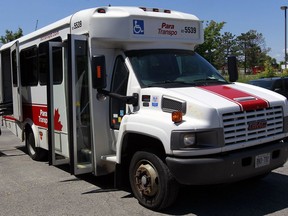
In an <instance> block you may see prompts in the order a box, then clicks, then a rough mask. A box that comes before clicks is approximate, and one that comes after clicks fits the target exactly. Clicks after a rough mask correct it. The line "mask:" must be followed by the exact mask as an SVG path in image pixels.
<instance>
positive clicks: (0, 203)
mask: <svg viewBox="0 0 288 216" xmlns="http://www.w3.org/2000/svg"><path fill="white" fill-rule="evenodd" d="M14 215H15V216H16V215H17V216H22V215H23V216H26V215H27V216H30V215H32V216H33V215H35V216H36V215H37V216H39V215H41V216H42V215H43V216H48V215H49V216H50V215H51V216H52V215H53V216H58V215H61V216H62V215H63V216H64V215H67V216H70V215H75V216H76V215H77V216H78V215H83V216H84V215H85V216H86V215H105V216H106V215H117V216H119V215H125V216H127V215H129V216H130V215H135V216H136V215H147V216H148V215H149V216H150V215H201V216H204V215H205V216H206V215H219V216H220V215H221V216H225V215H227V216H228V215H229V216H231V215H233V216H238V215H239V216H242V215H245V216H247V215H248V216H251V215H252V216H261V215H274V216H280V215H281V216H284V215H285V216H287V215H288V164H287V163H286V164H285V166H284V167H281V168H279V169H277V170H275V171H274V172H273V173H271V174H270V175H268V176H267V177H265V178H263V179H262V180H259V181H245V182H240V183H235V184H225V185H217V186H202V187H196V186H194V187H183V188H182V189H181V192H180V195H179V198H178V200H177V202H176V203H175V205H173V206H172V207H170V208H169V209H166V210H165V211H163V212H153V211H151V210H148V209H146V208H144V207H142V206H141V205H139V204H138V202H137V200H136V199H135V198H134V197H133V195H132V194H131V192H130V190H129V188H127V190H118V189H114V188H113V176H112V175H111V176H106V177H95V176H93V175H90V174H89V175H81V176H77V177H76V176H73V175H70V173H69V167H67V166H60V167H54V166H49V165H48V163H47V162H36V161H33V160H32V159H31V158H30V157H29V156H28V155H27V154H26V153H25V146H24V143H22V142H20V140H19V139H18V138H17V137H16V136H14V135H13V134H12V133H11V132H9V131H8V130H7V129H4V128H2V135H1V136H0V216H14Z"/></svg>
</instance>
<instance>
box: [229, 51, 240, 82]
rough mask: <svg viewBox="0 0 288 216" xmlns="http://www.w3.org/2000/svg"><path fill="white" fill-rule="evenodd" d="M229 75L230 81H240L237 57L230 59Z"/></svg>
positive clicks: (230, 57)
mask: <svg viewBox="0 0 288 216" xmlns="http://www.w3.org/2000/svg"><path fill="white" fill-rule="evenodd" d="M228 74H229V81H230V82H236V81H237V80H238V69H237V59H236V56H229V57H228Z"/></svg>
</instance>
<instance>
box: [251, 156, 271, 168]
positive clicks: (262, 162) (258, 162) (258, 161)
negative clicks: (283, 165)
mask: <svg viewBox="0 0 288 216" xmlns="http://www.w3.org/2000/svg"><path fill="white" fill-rule="evenodd" d="M270 161H271V154H270V153H265V154H261V155H257V156H256V157H255V168H260V167H264V166H268V165H269V164H270Z"/></svg>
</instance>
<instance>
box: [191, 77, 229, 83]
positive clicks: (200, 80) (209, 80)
mask: <svg viewBox="0 0 288 216" xmlns="http://www.w3.org/2000/svg"><path fill="white" fill-rule="evenodd" d="M194 82H195V83H197V84H208V83H221V84H224V83H225V84H226V83H227V82H226V81H225V80H220V79H215V78H212V77H207V78H205V79H197V80H194Z"/></svg>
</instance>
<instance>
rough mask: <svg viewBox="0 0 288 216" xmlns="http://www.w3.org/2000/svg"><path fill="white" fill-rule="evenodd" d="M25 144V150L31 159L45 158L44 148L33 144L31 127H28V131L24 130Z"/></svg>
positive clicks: (33, 138)
mask: <svg viewBox="0 0 288 216" xmlns="http://www.w3.org/2000/svg"><path fill="white" fill-rule="evenodd" d="M25 144H26V149H27V152H28V154H29V156H30V157H31V158H32V159H33V160H36V161H41V160H44V159H46V157H47V153H46V151H45V150H44V149H41V148H38V147H36V145H35V137H34V133H33V131H32V129H28V131H27V132H26V140H25Z"/></svg>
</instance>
